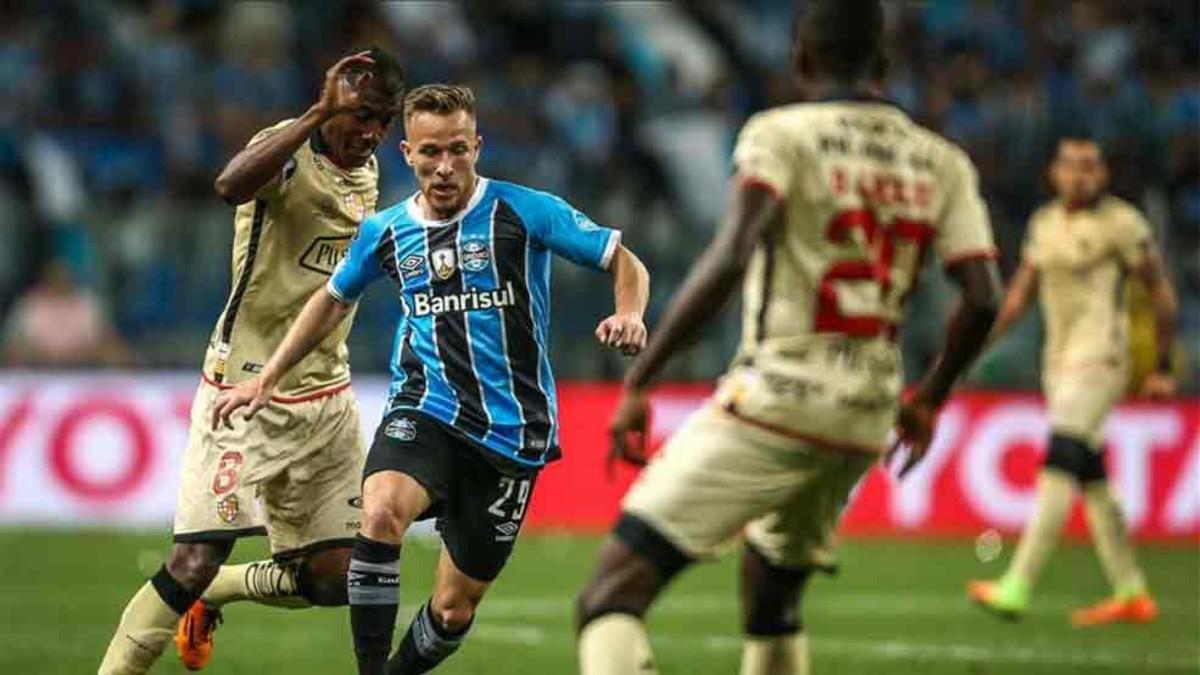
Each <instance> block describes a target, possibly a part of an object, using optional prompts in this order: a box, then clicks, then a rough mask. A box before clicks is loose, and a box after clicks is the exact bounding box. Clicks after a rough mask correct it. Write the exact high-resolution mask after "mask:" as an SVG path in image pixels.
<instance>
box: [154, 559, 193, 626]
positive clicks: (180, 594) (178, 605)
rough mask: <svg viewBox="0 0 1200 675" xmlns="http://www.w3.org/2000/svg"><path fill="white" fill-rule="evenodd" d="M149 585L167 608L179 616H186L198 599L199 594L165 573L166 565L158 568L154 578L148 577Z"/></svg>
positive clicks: (168, 573)
mask: <svg viewBox="0 0 1200 675" xmlns="http://www.w3.org/2000/svg"><path fill="white" fill-rule="evenodd" d="M150 584H151V585H153V586H154V590H155V591H157V592H158V597H160V598H162V601H163V602H165V603H167V606H168V607H170V608H171V609H173V610H175V613H176V614H179V615H181V616H182V615H184V614H187V611H188V609H190V608H191V606H192V603H194V602H196V601H197V600H199V599H200V593H197V592H196V591H193V590H191V589H190V588H188V587H187V586H184V585H183V584H181V583H179V582H178V581H177V580H176V579H175V577H173V576H171V573H170V572H168V571H167V566H166V565H163V566H162V567H159V568H158V571H157V572H155V573H154V576H152V577H150Z"/></svg>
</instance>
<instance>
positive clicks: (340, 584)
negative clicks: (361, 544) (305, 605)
mask: <svg viewBox="0 0 1200 675" xmlns="http://www.w3.org/2000/svg"><path fill="white" fill-rule="evenodd" d="M350 553H351V549H350V547H338V548H332V549H328V550H325V551H321V552H320V553H317V554H315V555H312V556H309V557H308V558H306V559H305V560H304V563H303V564H302V565H301V566H300V593H301V595H303V596H304V598H305V599H306V600H308V601H309V602H311V603H312V604H314V605H316V606H318V607H341V606H343V605H346V604H348V603H349V597H348V596H347V590H346V572H347V570H348V569H349V568H350Z"/></svg>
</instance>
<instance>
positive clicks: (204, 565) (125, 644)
mask: <svg viewBox="0 0 1200 675" xmlns="http://www.w3.org/2000/svg"><path fill="white" fill-rule="evenodd" d="M232 549H233V542H219V543H218V542H212V543H210V542H203V543H187V544H182V543H181V544H175V545H174V546H173V547H172V549H171V556H170V559H169V560H168V562H167V564H165V565H163V566H162V567H161V568H159V570H158V572H157V573H155V575H154V576H153V577H152V578H151V579H150V580H149V581H148V582H146V584H145V585H143V586H142V588H141V590H139V591H138V592H137V594H136V595H134V596H133V598H132V599H131V600H130V601H129V604H128V605H126V607H125V611H124V612H123V613H122V614H121V621H120V624H119V625H118V626H117V630H116V632H115V633H114V635H113V637H112V641H111V642H110V643H109V646H108V650H107V651H106V653H105V655H104V660H103V661H102V662H101V664H100V668H99V672H100V673H101V675H137V674H139V673H144V672H146V671H147V670H149V669H150V666H151V665H153V663H154V662H155V661H156V660H157V659H158V657H159V656H160V655H161V654H162V652H163V650H164V649H166V646H167V645H168V644H169V643H170V641H171V637H172V636H173V635H174V633H175V625H176V623H177V622H178V621H179V617H180V616H181V615H183V614H184V613H186V612H187V611H188V608H190V607H191V606H192V604H193V603H194V602H195V601H196V599H197V598H199V597H200V593H201V592H202V591H203V590H204V588H205V587H206V586H207V585H208V583H209V582H210V581H212V578H213V576H214V575H215V574H216V571H217V569H218V568H219V567H220V566H221V563H222V562H224V560H225V559H226V558H227V557H228V556H229V553H230V551H231V550H232Z"/></svg>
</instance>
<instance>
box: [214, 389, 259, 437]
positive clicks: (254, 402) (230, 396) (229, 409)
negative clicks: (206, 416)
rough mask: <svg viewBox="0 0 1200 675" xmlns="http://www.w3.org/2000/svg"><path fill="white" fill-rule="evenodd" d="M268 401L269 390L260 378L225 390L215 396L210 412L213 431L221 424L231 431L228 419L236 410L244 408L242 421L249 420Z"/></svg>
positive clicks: (231, 424)
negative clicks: (215, 399)
mask: <svg viewBox="0 0 1200 675" xmlns="http://www.w3.org/2000/svg"><path fill="white" fill-rule="evenodd" d="M270 400H271V388H270V387H267V386H265V384H264V383H263V380H262V377H261V376H259V377H252V378H250V379H249V380H245V381H243V382H239V383H237V384H236V385H234V386H233V388H232V389H226V390H225V391H223V392H221V395H220V396H217V401H216V403H214V404H213V412H212V429H213V431H216V430H217V429H218V428H219V427H220V426H221V425H222V424H223V425H225V428H226V429H232V428H233V421H232V420H231V419H230V418H231V417H232V416H233V413H234V412H235V411H237V409H238V408H243V407H244V408H246V412H244V413H242V419H244V420H249V419H250V418H252V417H254V414H255V413H257V412H258V411H259V410H261V409H262V408H263V406H265V405H266V404H267V402H268V401H270Z"/></svg>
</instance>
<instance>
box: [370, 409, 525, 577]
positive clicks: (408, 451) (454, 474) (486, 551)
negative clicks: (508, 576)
mask: <svg viewBox="0 0 1200 675" xmlns="http://www.w3.org/2000/svg"><path fill="white" fill-rule="evenodd" d="M377 471H399V472H400V473H403V474H406V475H408V476H411V477H412V478H413V479H414V480H416V481H417V482H418V483H420V484H421V485H422V486H423V487H424V488H425V489H426V490H427V491H428V492H429V496H430V499H431V500H432V502H433V503H432V504H431V505H430V507H429V508H428V509H427V510H426V511H425V512H424V513H422V514H421V515H420V516H419V517H418V518H417V520H425V519H428V518H437V530H438V533H439V534H441V536H442V541H443V542H444V543H445V545H446V550H447V552H449V554H450V558H451V559H452V560H453V561H454V564H455V565H456V566H457V567H458V569H460V570H462V572H463V573H465V574H466V575H467V576H469V577H471V578H472V579H478V580H480V581H492V580H493V579H495V578H496V576H497V575H499V574H500V570H501V569H503V568H504V564H505V563H506V562H507V561H508V556H509V555H511V554H512V550H513V546H514V545H515V544H516V540H517V534H518V533H519V532H520V531H521V525H522V523H524V522H525V514H526V512H527V511H528V506H529V498H530V495H531V494H532V493H533V483H534V481H535V480H536V479H537V474H538V470H537V469H535V468H530V467H525V466H521V465H519V464H516V463H515V462H510V461H508V460H506V459H504V458H503V457H501V456H499V455H496V454H495V453H493V452H491V451H490V450H488V449H487V448H485V447H483V446H482V445H480V444H479V443H476V442H475V441H472V440H470V439H468V438H466V437H464V436H463V435H462V434H461V433H459V432H458V431H456V430H455V429H454V428H453V427H451V426H449V425H447V424H444V423H443V422H441V421H440V420H437V419H434V418H433V417H430V416H429V415H426V414H424V413H420V412H417V411H415V410H397V411H395V412H393V413H391V414H389V415H388V416H387V417H385V418H384V419H383V422H382V423H381V424H380V425H379V429H378V430H376V432H375V440H374V442H372V443H371V451H370V453H368V455H367V462H366V466H365V467H364V468H363V479H364V480H366V478H367V477H368V476H370V475H371V474H373V473H375V472H377Z"/></svg>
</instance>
